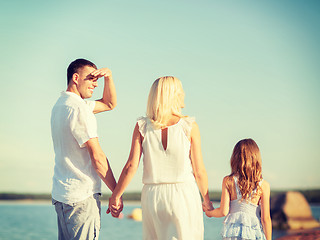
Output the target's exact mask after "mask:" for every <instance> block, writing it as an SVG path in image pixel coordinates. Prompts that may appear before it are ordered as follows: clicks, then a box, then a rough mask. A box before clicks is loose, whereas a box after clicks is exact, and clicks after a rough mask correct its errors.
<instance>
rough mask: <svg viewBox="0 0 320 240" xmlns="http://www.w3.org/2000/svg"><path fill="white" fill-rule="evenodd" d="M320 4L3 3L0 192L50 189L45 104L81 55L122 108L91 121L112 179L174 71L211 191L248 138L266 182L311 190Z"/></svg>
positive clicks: (318, 118)
mask: <svg viewBox="0 0 320 240" xmlns="http://www.w3.org/2000/svg"><path fill="white" fill-rule="evenodd" d="M319 10H320V3H319V2H318V1H309V0H308V1H296V0H291V1H289V0H286V1H275V0H272V1H253V0H244V1H197V2H195V1H166V0H165V1H91V2H89V1H6V2H1V3H0V24H1V33H0V39H1V44H0V50H1V55H0V63H1V64H0V68H1V73H2V77H1V79H2V80H1V81H2V83H3V84H2V85H3V86H4V88H3V89H2V94H1V95H2V101H1V103H0V104H1V109H2V114H1V118H0V132H1V140H0V141H1V155H0V192H4V191H6V192H8V191H9V192H31V193H38V192H45V193H49V192H50V191H51V178H52V174H53V166H54V153H53V147H52V143H51V134H50V113H51V108H52V106H53V105H54V103H55V101H56V100H57V98H58V97H59V95H60V92H61V91H63V90H65V89H66V68H67V66H68V64H69V63H70V62H71V61H73V60H74V59H76V58H79V57H81V58H87V59H89V60H91V61H93V62H95V63H96V64H97V66H98V67H109V68H110V69H111V70H112V72H113V76H114V80H115V84H116V88H117V94H118V106H117V108H116V109H115V110H114V111H111V112H107V113H101V114H98V115H97V121H98V132H99V136H100V143H101V145H102V148H103V150H104V151H105V153H106V155H107V156H108V158H109V160H110V163H111V166H112V168H113V171H114V175H115V176H116V178H118V177H119V175H120V172H121V170H122V167H123V166H124V164H125V162H126V160H127V157H128V154H129V150H130V144H131V134H132V131H133V127H134V125H135V121H136V119H137V118H138V117H139V116H142V115H144V114H145V109H146V103H147V96H148V92H149V89H150V87H151V84H152V82H153V81H154V80H155V79H156V78H158V77H160V76H164V75H173V76H176V77H178V78H179V79H180V80H181V81H182V84H183V86H184V90H185V93H186V98H185V105H186V107H185V109H184V110H183V113H184V114H186V115H190V116H195V117H196V120H197V123H198V124H199V127H200V131H201V136H202V152H203V157H204V163H205V166H206V169H207V172H208V177H209V187H210V189H212V190H220V189H221V181H222V178H223V176H225V175H227V174H229V173H230V166H229V159H230V156H231V152H232V149H233V147H234V145H235V144H236V142H237V141H239V140H240V139H243V138H247V137H251V138H253V139H254V140H256V142H257V143H258V145H259V147H260V150H261V153H262V161H263V176H264V178H265V179H266V180H268V181H269V182H270V185H271V188H272V189H295V188H303V189H307V188H319V187H320V174H319V169H320V161H319V160H320V124H319V123H320V106H319V105H320V94H319V90H320V79H319V76H320V70H319V69H320V68H319V62H320V54H319V53H320V47H319V42H320V31H319V23H320V15H319ZM99 84H100V86H99V88H98V89H96V92H95V93H94V96H93V99H97V98H100V97H101V95H102V89H103V81H102V80H100V81H99ZM141 170H142V166H140V169H139V171H138V173H137V175H136V176H135V177H134V179H133V181H132V183H131V184H130V185H129V187H128V190H129V191H137V190H140V189H141V186H142V184H141V173H142V171H141ZM103 191H104V192H107V189H106V187H104V188H103Z"/></svg>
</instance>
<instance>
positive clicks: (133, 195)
mask: <svg viewBox="0 0 320 240" xmlns="http://www.w3.org/2000/svg"><path fill="white" fill-rule="evenodd" d="M288 191H297V192H300V193H302V194H303V195H304V196H305V198H306V199H307V201H308V202H309V203H312V204H320V189H310V190H288ZM284 192H287V191H282V190H275V191H271V197H273V196H275V195H277V194H280V193H284ZM110 196H111V194H110V193H102V197H101V198H100V199H101V200H102V202H103V201H108V199H109V197H110ZM220 197H221V191H210V199H211V201H215V202H219V201H220ZM140 199H141V192H127V193H124V195H123V200H124V201H131V202H132V201H138V202H140ZM9 200H10V201H18V200H19V201H22V202H28V201H38V202H41V201H49V202H51V194H49V193H45V194H40V193H37V194H34V193H9V192H3V193H0V201H9Z"/></svg>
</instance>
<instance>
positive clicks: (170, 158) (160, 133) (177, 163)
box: [138, 117, 194, 184]
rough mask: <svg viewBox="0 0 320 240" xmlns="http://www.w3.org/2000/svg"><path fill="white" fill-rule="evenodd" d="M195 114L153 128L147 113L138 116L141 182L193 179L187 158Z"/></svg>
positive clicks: (173, 181) (155, 182) (170, 181)
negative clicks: (169, 124) (141, 162)
mask: <svg viewBox="0 0 320 240" xmlns="http://www.w3.org/2000/svg"><path fill="white" fill-rule="evenodd" d="M193 122H194V118H190V117H185V118H180V120H179V121H178V122H177V123H175V124H173V125H171V126H168V127H167V128H166V129H155V128H154V126H153V123H152V122H151V121H150V120H149V118H147V117H143V118H140V119H139V120H138V125H139V131H140V133H141V135H142V137H143V142H142V148H143V155H144V157H143V165H144V170H143V183H144V184H159V183H179V182H186V181H190V180H194V176H193V174H192V166H191V161H190V145H191V144H190V132H191V129H192V124H193Z"/></svg>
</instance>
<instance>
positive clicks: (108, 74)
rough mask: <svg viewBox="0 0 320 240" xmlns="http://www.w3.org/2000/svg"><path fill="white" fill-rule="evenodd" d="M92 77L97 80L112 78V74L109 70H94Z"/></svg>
mask: <svg viewBox="0 0 320 240" xmlns="http://www.w3.org/2000/svg"><path fill="white" fill-rule="evenodd" d="M91 75H92V76H93V77H96V78H101V77H105V78H112V72H111V70H110V69H109V68H100V69H97V70H94V71H93V72H92V73H91Z"/></svg>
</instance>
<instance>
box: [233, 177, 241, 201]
mask: <svg viewBox="0 0 320 240" xmlns="http://www.w3.org/2000/svg"><path fill="white" fill-rule="evenodd" d="M233 180H234V185H235V186H236V192H237V199H241V198H242V195H241V192H240V189H239V186H238V178H237V177H236V176H233Z"/></svg>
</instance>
